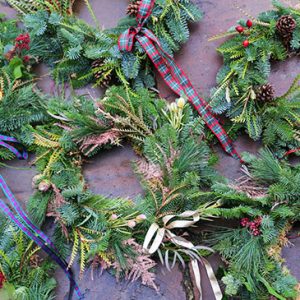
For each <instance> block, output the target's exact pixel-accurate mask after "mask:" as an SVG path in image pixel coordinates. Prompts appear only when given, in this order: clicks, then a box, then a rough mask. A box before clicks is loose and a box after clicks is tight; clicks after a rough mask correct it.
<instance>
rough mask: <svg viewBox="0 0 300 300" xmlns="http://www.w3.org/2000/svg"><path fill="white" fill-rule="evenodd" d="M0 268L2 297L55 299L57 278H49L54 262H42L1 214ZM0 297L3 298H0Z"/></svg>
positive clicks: (36, 250)
mask: <svg viewBox="0 0 300 300" xmlns="http://www.w3.org/2000/svg"><path fill="white" fill-rule="evenodd" d="M0 235H1V240H0V257H1V260H0V271H1V272H2V273H3V274H4V276H5V282H4V287H3V288H2V289H1V290H0V297H1V299H6V298H5V295H7V294H8V295H10V297H12V298H9V299H16V300H21V299H26V300H29V299H30V300H31V299H36V300H38V299H39V300H49V299H54V295H53V291H54V289H55V287H56V281H55V280H54V278H52V277H50V275H51V273H52V272H53V265H52V264H51V263H49V262H48V261H42V260H41V259H40V258H39V256H38V254H39V252H38V251H39V248H35V247H34V244H33V242H30V241H29V240H28V239H27V238H26V237H25V236H24V234H23V233H22V232H21V231H20V230H19V229H17V228H15V227H14V225H12V224H11V223H10V222H9V221H7V220H6V219H5V218H4V216H3V215H1V216H0ZM35 261H36V263H35ZM2 297H3V298H2Z"/></svg>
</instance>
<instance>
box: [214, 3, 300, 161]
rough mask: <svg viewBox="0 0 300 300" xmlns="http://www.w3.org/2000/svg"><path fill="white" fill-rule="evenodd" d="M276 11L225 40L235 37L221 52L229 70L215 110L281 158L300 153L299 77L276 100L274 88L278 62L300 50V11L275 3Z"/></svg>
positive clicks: (220, 81) (220, 79)
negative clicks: (273, 72)
mask: <svg viewBox="0 0 300 300" xmlns="http://www.w3.org/2000/svg"><path fill="white" fill-rule="evenodd" d="M273 5H274V7H275V10H272V11H267V12H263V13H261V14H260V15H259V16H258V17H257V18H253V17H251V18H250V19H248V20H247V21H246V20H240V21H238V25H237V26H236V27H235V28H234V27H233V28H231V29H230V30H229V31H228V32H226V33H225V34H220V35H217V36H215V37H213V38H212V39H216V38H221V37H224V36H232V37H231V38H230V39H229V40H227V41H225V42H224V43H223V44H222V45H221V46H220V47H219V48H218V52H219V53H220V54H221V55H222V56H223V59H224V64H223V67H222V68H221V69H220V71H219V73H218V75H217V87H215V88H214V89H212V102H211V105H212V106H213V108H214V111H215V112H216V113H219V114H221V113H226V116H228V117H229V118H230V120H231V121H232V122H233V125H234V126H235V127H236V128H243V129H245V130H246V132H247V133H248V135H249V136H250V137H251V138H252V139H254V140H258V139H260V138H262V141H263V143H264V145H265V146H268V147H269V148H271V149H272V150H273V151H274V152H275V153H276V155H277V156H278V157H283V156H284V155H285V154H288V153H290V152H295V153H297V152H298V150H299V146H300V139H299V113H300V102H299V76H297V77H296V78H295V81H294V82H293V84H292V85H291V87H289V88H287V92H286V93H285V94H284V95H281V96H275V88H276V87H275V88H274V87H273V86H272V85H271V84H270V83H268V78H269V75H270V71H271V64H272V62H273V61H284V60H286V59H288V58H289V57H290V56H292V55H297V53H298V52H299V49H300V43H299V42H300V18H299V16H300V10H299V7H286V6H284V5H283V4H281V3H280V2H279V1H273Z"/></svg>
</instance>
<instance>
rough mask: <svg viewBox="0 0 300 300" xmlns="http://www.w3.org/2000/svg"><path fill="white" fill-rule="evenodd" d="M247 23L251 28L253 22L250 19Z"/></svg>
mask: <svg viewBox="0 0 300 300" xmlns="http://www.w3.org/2000/svg"><path fill="white" fill-rule="evenodd" d="M246 25H247V27H248V28H251V27H252V26H253V22H252V21H251V20H248V21H247V23H246Z"/></svg>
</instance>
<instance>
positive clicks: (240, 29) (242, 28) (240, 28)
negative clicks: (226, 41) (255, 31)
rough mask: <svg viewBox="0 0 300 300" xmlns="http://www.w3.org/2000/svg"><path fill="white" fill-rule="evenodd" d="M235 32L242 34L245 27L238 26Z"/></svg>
mask: <svg viewBox="0 0 300 300" xmlns="http://www.w3.org/2000/svg"><path fill="white" fill-rule="evenodd" d="M235 30H236V31H237V32H239V33H242V32H243V31H244V27H243V26H236V27H235Z"/></svg>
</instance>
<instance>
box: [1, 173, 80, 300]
mask: <svg viewBox="0 0 300 300" xmlns="http://www.w3.org/2000/svg"><path fill="white" fill-rule="evenodd" d="M0 188H1V189H2V191H3V192H4V194H5V196H6V197H7V198H8V199H9V201H10V203H11V205H12V206H13V208H14V209H15V211H16V212H17V214H18V215H19V217H20V218H21V220H22V221H24V223H25V224H26V226H25V225H24V224H23V223H22V222H21V221H20V220H19V219H18V218H17V217H16V216H15V215H14V214H13V212H12V211H11V210H10V209H9V207H8V206H7V205H6V204H5V203H4V201H3V200H1V199H0V209H1V210H2V211H3V212H4V214H5V215H6V216H7V217H8V218H9V219H10V220H11V221H13V222H14V223H15V224H16V225H17V226H18V227H19V228H20V229H21V230H22V231H23V232H24V233H25V234H26V235H27V236H28V237H29V238H30V239H31V240H33V241H34V242H35V243H36V244H37V245H38V246H39V247H41V248H42V249H43V250H44V251H45V252H46V253H47V254H48V255H49V256H50V257H51V258H52V260H54V261H55V262H56V263H57V264H58V265H59V266H60V267H61V268H62V269H63V271H64V273H65V274H66V276H67V278H68V279H69V281H70V293H69V299H72V292H73V290H75V292H76V294H77V296H78V298H79V299H83V295H82V293H81V291H80V289H79V287H78V285H77V283H76V281H75V279H74V275H73V273H72V271H71V270H70V269H69V268H68V263H67V262H66V261H65V260H64V259H63V258H61V255H60V254H59V251H58V250H57V248H56V247H55V245H54V244H53V242H52V241H51V240H50V239H49V238H48V237H47V236H46V235H45V234H44V233H43V232H42V231H41V230H40V229H38V228H37V227H36V226H35V225H34V224H33V223H32V222H31V221H30V220H29V218H28V216H27V215H26V213H25V212H24V211H23V209H22V207H21V206H20V204H19V202H18V201H17V200H16V198H15V197H14V195H13V193H12V192H11V190H10V189H9V187H8V186H7V184H6V182H5V180H4V179H3V177H2V176H1V175H0Z"/></svg>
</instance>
